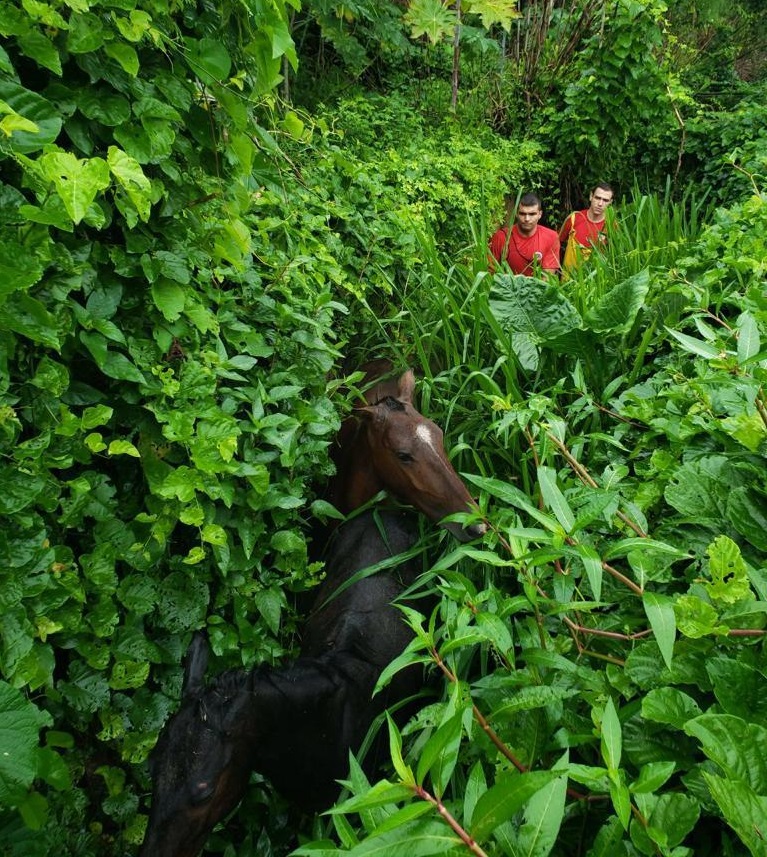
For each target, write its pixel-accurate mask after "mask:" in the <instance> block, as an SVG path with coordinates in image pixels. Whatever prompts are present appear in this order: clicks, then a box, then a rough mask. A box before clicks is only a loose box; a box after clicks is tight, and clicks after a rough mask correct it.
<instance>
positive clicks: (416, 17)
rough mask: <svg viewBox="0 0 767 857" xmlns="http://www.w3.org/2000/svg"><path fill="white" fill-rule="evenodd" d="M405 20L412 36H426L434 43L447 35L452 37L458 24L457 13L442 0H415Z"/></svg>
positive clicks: (409, 7) (418, 37)
mask: <svg viewBox="0 0 767 857" xmlns="http://www.w3.org/2000/svg"><path fill="white" fill-rule="evenodd" d="M403 20H404V21H405V23H406V24H407V25H408V26H409V27H410V36H411V38H413V39H420V38H421V37H422V36H426V37H427V38H428V40H429V41H430V42H431V43H432V44H433V45H436V44H437V42H440V41H442V39H444V38H446V37H451V38H452V35H453V31H454V29H455V27H456V25H457V20H456V17H455V13H454V12H453V11H452V10H451V9H448V8H446V7H445V6H444V5H443V4H442V3H441V2H440V0H413V2H411V3H410V4H409V5H408V10H407V12H406V13H405V15H404V18H403Z"/></svg>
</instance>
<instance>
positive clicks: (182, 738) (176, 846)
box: [140, 634, 252, 857]
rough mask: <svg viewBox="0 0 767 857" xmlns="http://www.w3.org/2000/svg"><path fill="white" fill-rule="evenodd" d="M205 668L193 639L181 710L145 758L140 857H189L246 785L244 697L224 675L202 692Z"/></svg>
mask: <svg viewBox="0 0 767 857" xmlns="http://www.w3.org/2000/svg"><path fill="white" fill-rule="evenodd" d="M207 662H208V643H207V640H206V639H205V637H204V636H203V635H202V634H196V635H195V636H194V638H193V640H192V643H191V645H190V647H189V650H188V651H187V655H186V662H185V670H184V685H183V691H182V700H181V707H180V708H179V710H178V711H177V712H176V714H174V715H173V717H172V718H171V719H170V720H169V721H168V723H167V725H166V726H165V728H164V729H163V730H162V732H161V733H160V737H159V739H158V742H157V745H156V746H155V748H154V750H153V751H152V755H151V757H150V762H149V766H150V773H151V776H152V784H153V789H152V808H151V813H150V817H149V824H148V828H147V835H146V837H145V840H144V844H143V845H142V848H141V852H140V855H141V857H195V855H197V854H199V852H200V851H201V850H202V847H203V846H204V844H205V840H206V839H207V838H208V836H209V835H210V831H211V830H212V829H213V827H214V826H215V825H216V824H217V823H218V822H219V821H220V820H221V819H222V818H224V817H225V816H226V815H227V814H228V813H229V812H230V811H231V810H232V809H234V807H235V806H236V805H237V804H238V803H239V801H240V799H241V798H242V796H243V794H244V792H245V788H246V786H247V784H248V779H249V776H250V771H251V769H252V765H251V762H250V756H251V752H250V750H249V745H250V743H251V742H250V736H249V735H247V734H246V731H244V730H243V729H242V725H241V724H242V723H243V722H244V721H245V720H246V719H247V715H246V712H245V711H244V710H243V709H244V707H245V706H247V705H248V704H249V694H248V693H247V691H246V689H244V688H242V687H240V688H236V687H234V686H233V683H232V682H227V676H226V674H224V675H223V676H221V677H219V680H217V681H216V682H215V683H213V684H211V685H210V686H206V685H205V682H204V677H205V670H206V668H207Z"/></svg>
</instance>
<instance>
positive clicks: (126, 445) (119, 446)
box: [108, 440, 141, 458]
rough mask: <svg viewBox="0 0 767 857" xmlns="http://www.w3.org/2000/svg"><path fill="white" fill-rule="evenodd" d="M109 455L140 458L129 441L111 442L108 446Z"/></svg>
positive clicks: (139, 454)
mask: <svg viewBox="0 0 767 857" xmlns="http://www.w3.org/2000/svg"><path fill="white" fill-rule="evenodd" d="M108 453H109V455H130V456H132V457H133V458H141V453H140V452H139V451H138V449H136V447H135V446H134V445H133V444H132V443H131V442H130V441H129V440H113V441H111V442H110V444H109V449H108Z"/></svg>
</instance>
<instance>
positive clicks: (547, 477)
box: [538, 466, 575, 533]
mask: <svg viewBox="0 0 767 857" xmlns="http://www.w3.org/2000/svg"><path fill="white" fill-rule="evenodd" d="M538 484H539V485H540V488H541V494H542V496H543V501H544V503H545V504H546V506H547V507H548V508H549V509H550V510H551V511H552V512H553V513H554V516H555V517H556V519H557V520H558V521H559V523H560V524H561V525H562V529H564V531H565V532H566V533H572V531H573V527H574V526H575V515H573V513H572V510H571V509H570V506H569V505H568V503H567V500H566V499H565V496H564V494H563V493H562V492H561V491H560V490H559V486H558V485H557V474H556V471H555V470H554V469H553V468H552V467H543V466H541V467H539V468H538Z"/></svg>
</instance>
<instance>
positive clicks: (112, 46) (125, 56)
mask: <svg viewBox="0 0 767 857" xmlns="http://www.w3.org/2000/svg"><path fill="white" fill-rule="evenodd" d="M104 53H105V54H106V55H107V56H108V57H111V58H112V59H113V60H116V61H117V62H118V63H119V64H120V65H121V66H122V69H123V71H125V72H127V73H128V74H129V75H130V76H131V77H136V75H137V74H138V71H139V59H138V54H137V53H136V49H135V48H134V47H133V46H132V45H126V44H125V42H109V43H108V44H107V45H105V47H104Z"/></svg>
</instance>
